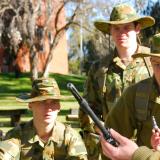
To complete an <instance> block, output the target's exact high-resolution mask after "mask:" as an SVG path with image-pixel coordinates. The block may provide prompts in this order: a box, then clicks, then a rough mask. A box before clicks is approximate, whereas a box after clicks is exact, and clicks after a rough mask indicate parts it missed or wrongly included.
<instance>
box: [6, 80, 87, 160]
mask: <svg viewBox="0 0 160 160" xmlns="http://www.w3.org/2000/svg"><path fill="white" fill-rule="evenodd" d="M60 99H61V95H60V90H59V87H58V84H57V82H56V81H55V80H54V79H53V78H38V79H36V80H34V81H33V84H32V90H31V93H30V94H23V95H21V96H19V97H18V98H17V100H18V101H20V102H29V107H30V108H31V110H32V112H33V121H30V122H28V123H24V124H21V125H19V126H17V127H15V128H14V129H12V130H10V131H9V132H8V133H7V134H6V139H8V138H17V139H18V140H19V141H20V142H21V144H20V146H19V147H20V159H21V160H31V159H32V160H42V159H43V160H63V159H64V160H65V159H68V160H87V151H86V148H85V145H84V143H83V141H82V139H81V137H80V135H79V134H78V133H77V132H76V131H75V130H74V129H72V128H71V127H69V126H66V125H64V124H62V123H60V122H58V121H55V119H56V118H57V113H58V112H59V110H60V104H59V101H60ZM54 102H56V103H54ZM34 107H35V108H34ZM42 107H47V109H46V110H45V108H42ZM37 111H38V112H37ZM43 112H45V113H44V114H45V115H46V114H47V115H49V117H50V118H46V116H45V115H44V114H43ZM39 116H40V118H39ZM47 117H48V116H47ZM36 118H37V119H36ZM46 119H47V120H48V119H49V120H50V121H49V122H47V123H46V122H44V121H45V120H46ZM33 122H34V123H33ZM41 123H42V124H41ZM48 126H52V127H53V128H52V129H51V130H50V131H48V132H47V133H46V132H45V128H49V127H48ZM42 127H43V128H44V134H43V135H45V137H46V140H45V141H43V140H42V139H41V138H40V135H38V131H37V130H41V131H42V132H43V128H42ZM36 131H37V132H36ZM49 133H51V135H50V134H49Z"/></svg>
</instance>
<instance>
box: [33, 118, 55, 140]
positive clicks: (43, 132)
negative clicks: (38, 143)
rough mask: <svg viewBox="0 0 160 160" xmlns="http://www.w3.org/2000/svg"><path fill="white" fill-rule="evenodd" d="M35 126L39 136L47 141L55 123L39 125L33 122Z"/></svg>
mask: <svg viewBox="0 0 160 160" xmlns="http://www.w3.org/2000/svg"><path fill="white" fill-rule="evenodd" d="M33 123H34V126H35V128H36V132H37V135H38V136H39V137H40V138H41V139H42V140H43V141H47V140H48V139H49V137H50V136H51V134H52V130H53V127H54V123H50V124H48V125H46V124H43V123H41V124H40V123H39V122H36V121H34V120H33Z"/></svg>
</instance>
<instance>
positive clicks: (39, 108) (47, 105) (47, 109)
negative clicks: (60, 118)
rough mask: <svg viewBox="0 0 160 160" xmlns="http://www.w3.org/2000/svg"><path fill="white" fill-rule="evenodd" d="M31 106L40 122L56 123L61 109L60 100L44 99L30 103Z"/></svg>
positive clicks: (34, 115)
mask: <svg viewBox="0 0 160 160" xmlns="http://www.w3.org/2000/svg"><path fill="white" fill-rule="evenodd" d="M29 108H30V109H31V110H32V112H33V118H34V120H35V121H37V122H39V123H45V124H50V123H54V122H55V120H56V118H57V114H58V112H59V110H60V103H59V101H58V100H52V99H48V100H44V101H37V102H31V103H29Z"/></svg>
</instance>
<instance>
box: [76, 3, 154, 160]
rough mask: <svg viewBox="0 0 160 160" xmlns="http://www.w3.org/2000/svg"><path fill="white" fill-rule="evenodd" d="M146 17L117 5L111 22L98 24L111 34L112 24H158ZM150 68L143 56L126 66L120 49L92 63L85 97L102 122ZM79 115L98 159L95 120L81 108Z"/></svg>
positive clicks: (91, 153)
mask: <svg viewBox="0 0 160 160" xmlns="http://www.w3.org/2000/svg"><path fill="white" fill-rule="evenodd" d="M143 18H144V17H143ZM143 18H140V17H139V16H138V15H137V14H136V12H135V11H134V9H132V8H131V7H130V6H128V5H119V6H116V7H114V8H113V10H112V13H111V16H110V21H107V22H104V21H98V22H95V24H94V25H95V27H96V28H97V29H98V30H100V31H102V32H103V33H107V34H109V27H110V25H116V24H125V23H129V22H135V21H137V22H138V23H139V24H140V25H141V28H142V29H143V28H146V27H148V26H151V25H153V24H154V20H153V18H151V17H149V18H148V17H147V18H144V19H143ZM142 21H143V22H144V21H145V23H142ZM143 52H147V53H149V52H150V49H149V48H147V47H144V46H138V48H137V51H136V53H143ZM136 53H135V54H136ZM148 68H149V70H150V65H149V64H148V66H146V65H145V61H144V60H143V59H141V58H140V59H135V60H133V61H128V62H127V65H124V63H123V62H122V61H121V59H120V58H119V56H118V53H117V51H116V49H115V50H114V51H111V52H110V54H109V55H107V56H106V57H105V58H103V59H102V60H100V61H97V62H95V63H94V64H93V65H92V66H91V68H90V71H89V73H88V78H87V81H86V84H85V88H84V97H85V98H86V100H87V101H88V102H89V104H90V107H91V108H92V110H93V111H94V112H95V113H96V115H97V116H98V117H99V118H100V120H102V122H103V121H104V119H105V117H106V115H107V113H108V111H109V110H110V108H112V106H113V104H114V103H115V102H116V101H117V100H118V98H119V97H120V96H121V95H122V92H123V90H124V89H125V88H126V87H128V86H130V85H131V84H134V83H136V82H138V81H140V80H142V79H145V78H148V77H149V71H148ZM79 118H80V125H81V128H82V130H83V137H84V141H85V144H86V146H87V147H86V148H87V150H88V153H89V156H90V157H91V159H94V158H93V157H96V158H95V159H97V156H99V155H98V153H99V148H97V146H98V142H99V140H98V138H95V137H96V136H92V135H93V134H92V133H95V130H94V123H93V121H92V120H91V119H90V117H89V116H87V115H86V114H85V113H84V112H83V111H82V110H81V109H80V111H79ZM90 146H91V147H90ZM95 153H96V154H97V155H95Z"/></svg>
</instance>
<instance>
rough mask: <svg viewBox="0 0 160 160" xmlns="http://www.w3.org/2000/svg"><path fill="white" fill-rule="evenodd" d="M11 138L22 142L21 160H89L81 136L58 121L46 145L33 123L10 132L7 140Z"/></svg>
mask: <svg viewBox="0 0 160 160" xmlns="http://www.w3.org/2000/svg"><path fill="white" fill-rule="evenodd" d="M10 137H16V138H17V139H19V140H20V141H21V146H20V147H21V153H20V160H31V159H32V160H42V159H43V160H63V159H64V160H65V159H67V160H87V155H86V154H87V152H86V148H85V145H84V143H83V141H82V139H81V137H80V135H79V134H78V133H77V132H76V131H75V130H73V129H72V128H70V127H69V126H65V125H64V124H62V123H60V122H58V121H56V123H55V125H54V128H53V131H52V135H51V137H50V138H49V140H48V141H47V142H46V143H43V141H42V140H41V139H40V138H39V137H38V135H36V132H35V128H34V127H33V121H30V122H28V123H26V124H23V125H22V124H21V125H20V126H19V127H16V128H14V129H12V130H11V131H9V132H8V133H7V134H6V139H8V138H10Z"/></svg>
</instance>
